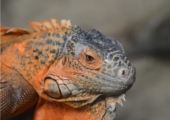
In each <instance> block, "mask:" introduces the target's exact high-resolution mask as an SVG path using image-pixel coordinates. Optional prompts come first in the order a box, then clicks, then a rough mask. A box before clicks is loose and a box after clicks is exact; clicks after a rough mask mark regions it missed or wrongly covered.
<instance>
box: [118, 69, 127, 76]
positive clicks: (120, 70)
mask: <svg viewBox="0 0 170 120" xmlns="http://www.w3.org/2000/svg"><path fill="white" fill-rule="evenodd" d="M118 74H119V76H120V77H122V78H126V77H127V75H128V70H127V69H126V68H120V69H119V72H118Z"/></svg>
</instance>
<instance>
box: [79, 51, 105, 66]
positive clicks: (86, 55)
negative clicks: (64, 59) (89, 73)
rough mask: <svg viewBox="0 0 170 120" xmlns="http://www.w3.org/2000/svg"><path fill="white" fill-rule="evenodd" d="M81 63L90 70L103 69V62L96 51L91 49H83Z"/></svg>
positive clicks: (80, 56)
mask: <svg viewBox="0 0 170 120" xmlns="http://www.w3.org/2000/svg"><path fill="white" fill-rule="evenodd" d="M78 57H79V60H80V62H81V63H82V64H83V65H84V66H85V67H86V68H89V69H97V68H99V67H101V63H102V60H101V58H100V57H99V56H98V55H97V53H96V52H95V51H94V50H91V49H90V48H87V49H83V50H82V51H81V52H80V54H79V55H78Z"/></svg>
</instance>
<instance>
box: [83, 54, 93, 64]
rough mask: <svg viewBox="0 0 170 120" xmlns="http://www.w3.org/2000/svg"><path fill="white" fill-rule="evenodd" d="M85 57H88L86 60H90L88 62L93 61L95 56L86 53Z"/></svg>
mask: <svg viewBox="0 0 170 120" xmlns="http://www.w3.org/2000/svg"><path fill="white" fill-rule="evenodd" d="M85 57H86V61H88V62H91V61H93V60H94V58H93V57H92V56H90V55H85Z"/></svg>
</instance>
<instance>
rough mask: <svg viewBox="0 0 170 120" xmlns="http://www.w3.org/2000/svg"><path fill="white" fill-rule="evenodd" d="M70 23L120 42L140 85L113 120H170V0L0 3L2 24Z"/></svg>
mask: <svg viewBox="0 0 170 120" xmlns="http://www.w3.org/2000/svg"><path fill="white" fill-rule="evenodd" d="M52 17H55V18H58V19H59V20H60V19H70V20H71V21H72V23H73V24H76V25H79V26H81V27H82V28H83V29H85V30H89V29H93V28H95V29H97V30H99V31H101V32H102V33H103V34H105V35H109V36H111V37H114V38H116V39H118V40H119V41H121V43H122V44H123V46H124V48H125V51H126V53H127V56H128V57H129V59H130V61H131V63H132V64H133V65H134V66H135V67H136V69H137V77H136V78H137V80H136V82H135V84H134V86H133V87H132V89H131V90H130V91H128V92H127V94H126V99H127V102H125V103H124V107H123V108H122V107H120V106H119V105H118V109H117V113H118V116H117V117H116V119H115V120H169V119H170V0H86V1H85V0H84V1H80V0H27V1H26V0H1V24H2V25H4V26H10V27H24V28H25V27H26V28H28V26H27V25H26V21H42V20H48V19H50V18H52Z"/></svg>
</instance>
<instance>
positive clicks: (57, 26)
mask: <svg viewBox="0 0 170 120" xmlns="http://www.w3.org/2000/svg"><path fill="white" fill-rule="evenodd" d="M28 25H29V26H31V27H32V28H33V29H34V31H30V30H27V29H23V28H8V27H3V26H1V28H0V32H1V33H0V35H7V34H20V35H22V34H29V33H31V32H41V31H46V30H58V31H62V29H63V28H69V27H71V22H70V20H61V21H60V22H58V20H57V19H55V18H52V19H51V21H50V22H49V21H43V22H28Z"/></svg>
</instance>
